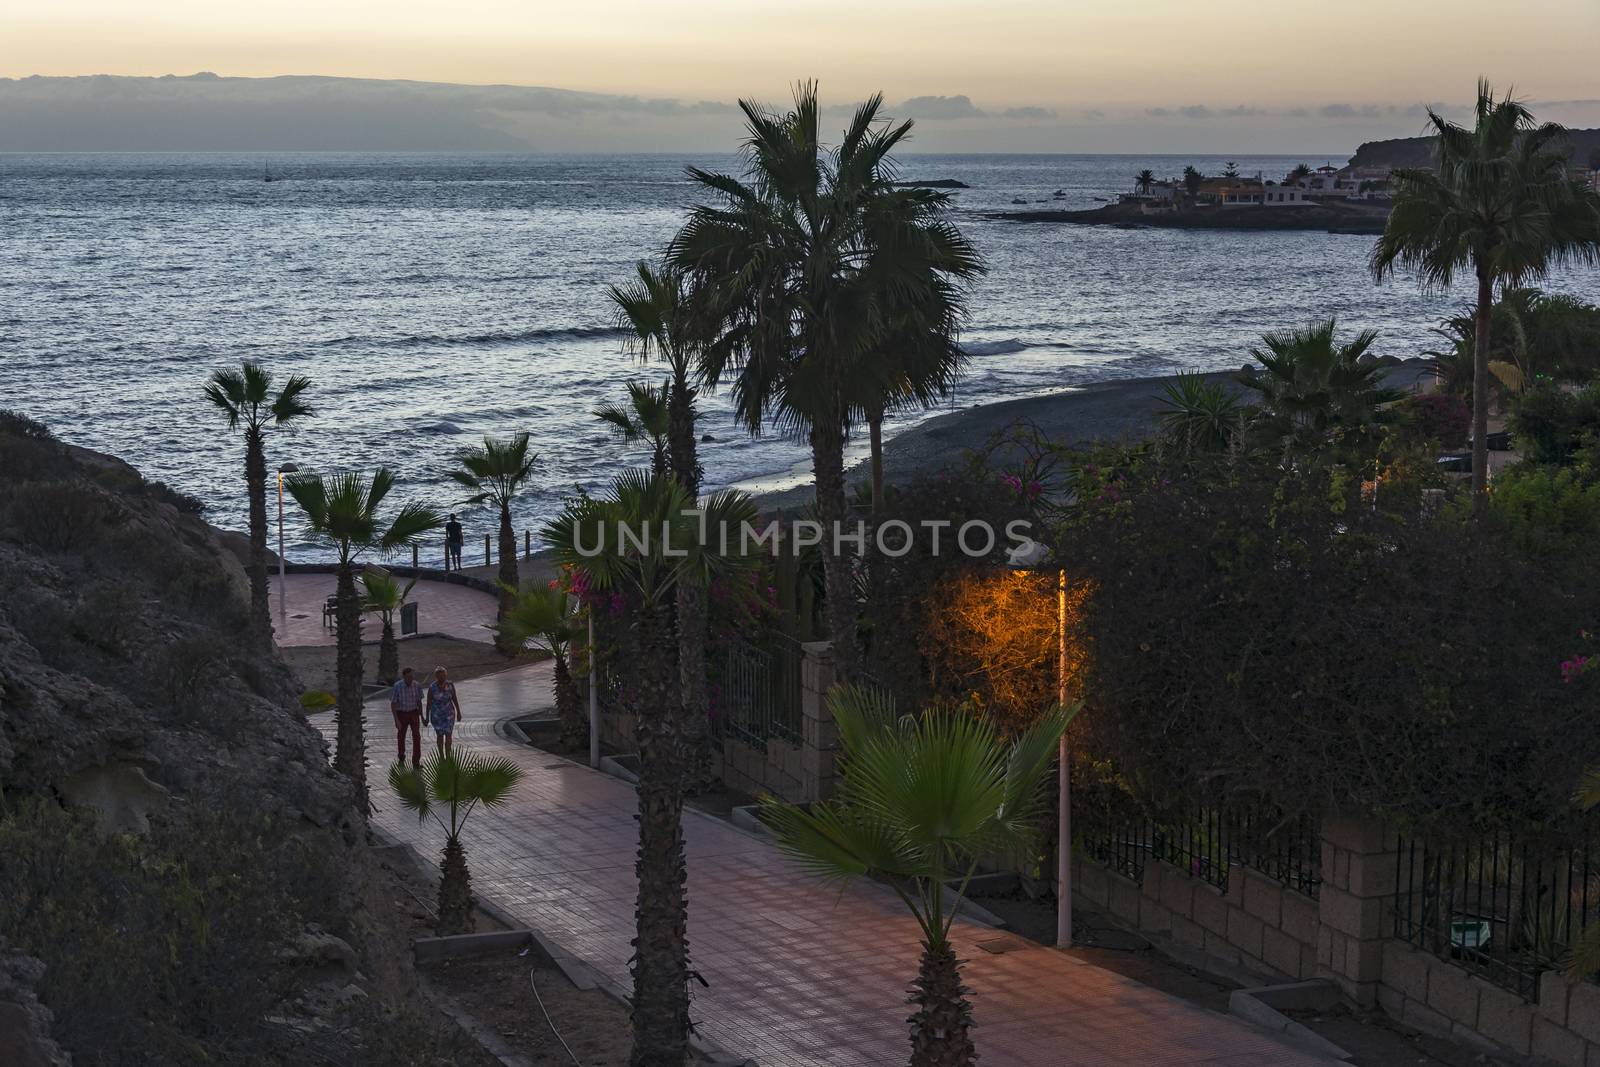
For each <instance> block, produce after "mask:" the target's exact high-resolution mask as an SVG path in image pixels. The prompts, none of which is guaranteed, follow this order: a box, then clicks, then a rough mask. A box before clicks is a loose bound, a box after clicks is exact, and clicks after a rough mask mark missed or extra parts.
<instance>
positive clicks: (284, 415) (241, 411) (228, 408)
mask: <svg viewBox="0 0 1600 1067" xmlns="http://www.w3.org/2000/svg"><path fill="white" fill-rule="evenodd" d="M310 386H311V379H310V378H306V377H303V376H301V375H298V374H297V375H294V376H293V377H291V378H290V379H289V380H288V381H286V382H284V383H283V388H282V389H280V390H279V391H278V393H277V395H276V396H274V395H273V392H272V372H271V371H269V370H267V369H266V368H265V367H263V366H262V365H261V364H259V363H251V362H248V361H247V362H245V363H243V364H241V365H240V367H239V369H238V370H234V369H233V368H232V367H228V368H226V369H223V370H219V371H216V372H215V373H213V374H212V375H211V380H210V381H209V382H208V383H207V384H206V399H207V400H209V401H211V402H212V403H213V404H215V405H216V406H217V407H218V408H219V409H220V410H221V411H222V413H223V414H224V415H226V416H227V417H228V429H230V430H237V429H239V427H240V426H243V427H244V481H245V491H246V492H247V493H248V494H249V497H250V620H251V622H252V623H253V624H254V627H255V631H256V634H255V636H256V638H257V640H259V641H260V642H261V643H262V644H263V645H264V644H266V643H267V642H268V641H270V640H271V638H272V620H271V610H270V609H269V608H268V606H267V456H266V440H265V439H266V428H267V426H268V424H269V423H270V424H271V425H273V426H284V425H287V424H288V423H291V422H293V421H295V420H296V419H302V418H305V417H306V416H307V415H310V414H311V406H310V405H309V404H307V403H306V402H305V401H304V400H303V399H302V398H301V396H300V394H301V393H304V392H305V391H306V389H308V388H309V387H310Z"/></svg>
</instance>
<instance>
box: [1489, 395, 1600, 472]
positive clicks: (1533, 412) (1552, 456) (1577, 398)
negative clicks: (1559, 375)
mask: <svg viewBox="0 0 1600 1067" xmlns="http://www.w3.org/2000/svg"><path fill="white" fill-rule="evenodd" d="M1507 425H1508V426H1509V428H1510V430H1511V432H1512V434H1514V435H1515V437H1516V440H1517V447H1519V448H1520V449H1522V451H1523V456H1524V458H1525V459H1527V460H1528V461H1529V462H1531V463H1536V464H1563V463H1567V462H1569V461H1570V460H1571V459H1572V457H1573V455H1574V453H1576V452H1577V451H1579V449H1581V448H1582V447H1583V446H1584V443H1585V441H1586V440H1589V439H1592V438H1594V437H1596V436H1600V382H1597V383H1594V384H1591V385H1589V386H1588V387H1586V388H1585V389H1584V390H1583V391H1582V392H1578V393H1570V392H1567V391H1566V390H1565V389H1562V388H1560V387H1559V386H1556V385H1548V384H1547V385H1540V386H1537V387H1535V388H1533V389H1530V390H1528V392H1526V393H1524V394H1523V395H1522V397H1521V398H1520V399H1519V400H1518V401H1517V404H1516V407H1515V408H1514V409H1513V410H1512V412H1511V418H1510V420H1509V421H1508V423H1507Z"/></svg>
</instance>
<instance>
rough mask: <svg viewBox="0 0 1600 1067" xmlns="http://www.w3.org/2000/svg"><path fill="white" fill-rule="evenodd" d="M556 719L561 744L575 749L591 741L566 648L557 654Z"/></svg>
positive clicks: (587, 721) (587, 722)
mask: <svg viewBox="0 0 1600 1067" xmlns="http://www.w3.org/2000/svg"><path fill="white" fill-rule="evenodd" d="M555 676H556V677H555V681H556V721H557V722H559V723H560V724H561V744H562V745H563V746H564V747H566V748H568V749H572V750H574V751H576V750H578V749H581V748H583V747H584V746H585V745H587V744H588V743H589V720H588V719H586V718H585V717H584V714H583V697H582V696H581V695H580V694H579V693H578V686H577V683H576V682H575V681H574V680H573V677H572V667H571V664H570V663H569V662H568V654H567V651H566V649H564V648H563V649H562V650H561V651H560V652H558V653H557V654H556V670H555Z"/></svg>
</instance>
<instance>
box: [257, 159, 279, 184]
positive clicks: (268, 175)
mask: <svg viewBox="0 0 1600 1067" xmlns="http://www.w3.org/2000/svg"><path fill="white" fill-rule="evenodd" d="M261 180H262V181H264V182H275V181H277V180H278V179H277V178H274V177H273V176H272V168H271V167H269V166H267V165H266V164H264V163H263V164H262V166H261Z"/></svg>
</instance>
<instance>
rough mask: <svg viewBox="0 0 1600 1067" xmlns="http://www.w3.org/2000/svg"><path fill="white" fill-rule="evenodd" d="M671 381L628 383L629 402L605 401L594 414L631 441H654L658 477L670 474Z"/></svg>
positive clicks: (652, 456)
mask: <svg viewBox="0 0 1600 1067" xmlns="http://www.w3.org/2000/svg"><path fill="white" fill-rule="evenodd" d="M670 384H671V383H670V381H668V382H662V383H661V385H660V386H659V387H657V386H652V385H649V384H647V383H645V382H629V383H628V404H627V406H626V407H624V406H622V405H620V404H602V405H601V406H600V407H597V408H595V409H594V417H595V418H597V419H599V420H600V421H601V422H603V423H605V424H606V425H607V426H609V427H611V432H612V433H614V434H615V435H616V436H617V437H618V438H619V439H620V440H622V441H624V442H626V443H627V444H630V445H631V444H635V443H637V442H639V441H648V442H649V443H650V472H651V473H652V474H654V475H655V476H656V477H658V478H662V477H665V476H666V474H667V465H668V464H667V456H668V449H667V439H668V431H669V429H670V427H671V419H670V415H669V405H668V387H669V385H670Z"/></svg>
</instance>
